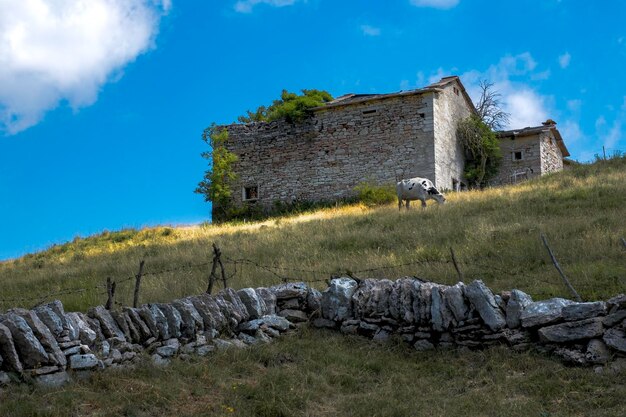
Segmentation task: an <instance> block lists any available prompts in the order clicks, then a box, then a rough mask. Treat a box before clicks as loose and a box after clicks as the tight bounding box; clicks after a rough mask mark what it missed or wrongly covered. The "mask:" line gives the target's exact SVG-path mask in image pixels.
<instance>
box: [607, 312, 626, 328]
mask: <svg viewBox="0 0 626 417" xmlns="http://www.w3.org/2000/svg"><path fill="white" fill-rule="evenodd" d="M624 319H626V310H617V311H615V312H614V313H611V314H609V315H608V316H606V317H605V318H604V320H603V322H604V325H605V326H606V327H613V326H615V325H616V324H618V323H620V322H621V321H622V320H624Z"/></svg>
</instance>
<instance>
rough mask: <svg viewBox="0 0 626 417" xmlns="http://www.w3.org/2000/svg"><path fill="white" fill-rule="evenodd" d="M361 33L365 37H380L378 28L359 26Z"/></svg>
mask: <svg viewBox="0 0 626 417" xmlns="http://www.w3.org/2000/svg"><path fill="white" fill-rule="evenodd" d="M361 31H362V32H363V34H364V35H365V36H380V28H377V27H374V26H370V25H361Z"/></svg>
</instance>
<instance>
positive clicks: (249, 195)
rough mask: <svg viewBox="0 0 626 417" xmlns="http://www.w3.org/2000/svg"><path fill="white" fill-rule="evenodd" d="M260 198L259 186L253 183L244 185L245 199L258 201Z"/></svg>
mask: <svg viewBox="0 0 626 417" xmlns="http://www.w3.org/2000/svg"><path fill="white" fill-rule="evenodd" d="M258 198H259V187H257V186H256V185H253V186H251V187H243V200H244V201H256V200H258Z"/></svg>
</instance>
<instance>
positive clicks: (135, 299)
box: [133, 260, 146, 308]
mask: <svg viewBox="0 0 626 417" xmlns="http://www.w3.org/2000/svg"><path fill="white" fill-rule="evenodd" d="M145 262H146V261H144V260H142V261H141V262H139V272H138V273H137V275H135V293H134V294H133V308H137V305H138V304H139V286H140V285H141V276H142V275H143V265H144V264H145Z"/></svg>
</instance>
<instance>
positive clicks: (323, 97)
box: [238, 90, 333, 123]
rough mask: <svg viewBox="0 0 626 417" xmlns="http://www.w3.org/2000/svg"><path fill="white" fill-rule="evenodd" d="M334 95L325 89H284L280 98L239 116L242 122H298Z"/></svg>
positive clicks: (330, 99)
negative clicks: (293, 91) (283, 120)
mask: <svg viewBox="0 0 626 417" xmlns="http://www.w3.org/2000/svg"><path fill="white" fill-rule="evenodd" d="M332 99H333V96H331V95H330V93H328V92H327V91H324V90H302V94H301V95H298V94H296V93H290V92H289V91H287V90H283V92H282V94H281V95H280V99H279V100H274V102H273V103H272V104H271V105H270V106H269V107H265V106H260V107H259V108H258V109H256V111H254V112H251V111H249V110H248V112H247V114H246V115H245V116H239V118H238V121H239V122H240V123H251V122H272V121H274V120H279V119H285V120H286V121H287V122H289V123H297V122H301V121H302V120H304V119H305V118H306V117H307V116H308V115H309V114H310V111H311V109H312V108H314V107H319V106H321V105H323V104H324V103H328V102H329V101H332Z"/></svg>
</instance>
